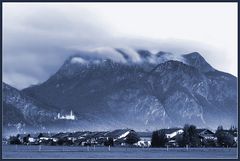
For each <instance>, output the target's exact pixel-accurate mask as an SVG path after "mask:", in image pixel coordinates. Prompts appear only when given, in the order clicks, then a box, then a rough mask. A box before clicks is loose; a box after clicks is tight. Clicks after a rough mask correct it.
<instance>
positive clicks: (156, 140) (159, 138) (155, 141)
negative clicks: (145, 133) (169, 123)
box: [151, 130, 168, 147]
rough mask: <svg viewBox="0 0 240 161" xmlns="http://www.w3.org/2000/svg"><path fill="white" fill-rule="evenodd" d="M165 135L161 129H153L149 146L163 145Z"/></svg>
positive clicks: (165, 139) (165, 140)
mask: <svg viewBox="0 0 240 161" xmlns="http://www.w3.org/2000/svg"><path fill="white" fill-rule="evenodd" d="M167 141H168V140H167V137H166V134H165V132H164V131H163V130H159V131H154V132H153V133H152V140H151V146H152V147H164V146H165V144H166V143H167Z"/></svg>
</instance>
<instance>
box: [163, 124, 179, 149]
mask: <svg viewBox="0 0 240 161" xmlns="http://www.w3.org/2000/svg"><path fill="white" fill-rule="evenodd" d="M161 130H162V131H163V132H164V133H165V135H166V138H167V139H168V143H167V145H168V146H174V147H175V146H177V142H176V138H177V136H178V135H182V133H183V129H182V128H169V129H161Z"/></svg>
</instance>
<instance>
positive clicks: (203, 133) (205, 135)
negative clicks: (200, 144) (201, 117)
mask: <svg viewBox="0 0 240 161" xmlns="http://www.w3.org/2000/svg"><path fill="white" fill-rule="evenodd" d="M196 131H197V134H198V136H199V138H200V139H205V140H207V139H210V140H215V139H216V138H215V136H214V133H213V132H212V131H211V130H209V129H196ZM201 141H202V140H201Z"/></svg>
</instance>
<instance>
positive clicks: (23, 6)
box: [3, 3, 237, 89]
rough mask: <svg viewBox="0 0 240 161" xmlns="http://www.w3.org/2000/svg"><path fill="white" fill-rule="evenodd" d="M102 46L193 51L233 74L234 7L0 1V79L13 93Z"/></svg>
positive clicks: (235, 49)
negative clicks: (0, 5)
mask: <svg viewBox="0 0 240 161" xmlns="http://www.w3.org/2000/svg"><path fill="white" fill-rule="evenodd" d="M107 47H124V48H143V49H149V50H151V51H153V52H154V51H155V52H156V51H158V50H162V51H169V52H172V53H175V54H186V53H190V52H194V51H198V52H200V54H201V55H202V56H203V57H204V58H205V59H206V60H207V61H208V62H209V63H210V64H211V65H212V66H213V67H214V68H216V69H218V70H221V71H224V72H228V73H231V74H233V75H235V76H237V3H3V81H4V82H6V83H8V84H10V85H12V86H14V87H16V88H18V89H22V88H25V87H28V86H30V85H32V84H36V83H41V82H43V81H45V80H46V79H47V78H49V76H51V75H52V74H53V73H55V72H56V71H57V69H58V68H59V67H60V66H61V65H62V63H63V62H64V60H65V59H66V58H67V57H68V56H70V55H72V54H74V51H75V50H79V49H92V48H104V49H105V48H107Z"/></svg>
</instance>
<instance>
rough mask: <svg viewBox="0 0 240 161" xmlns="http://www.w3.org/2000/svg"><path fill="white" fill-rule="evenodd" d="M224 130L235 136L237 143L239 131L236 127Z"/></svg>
mask: <svg viewBox="0 0 240 161" xmlns="http://www.w3.org/2000/svg"><path fill="white" fill-rule="evenodd" d="M223 132H225V133H229V134H231V135H232V136H233V138H234V141H235V142H236V143H237V141H238V131H237V129H234V130H223Z"/></svg>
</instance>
